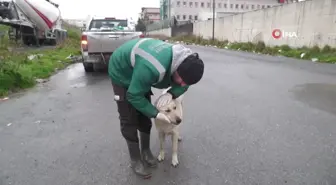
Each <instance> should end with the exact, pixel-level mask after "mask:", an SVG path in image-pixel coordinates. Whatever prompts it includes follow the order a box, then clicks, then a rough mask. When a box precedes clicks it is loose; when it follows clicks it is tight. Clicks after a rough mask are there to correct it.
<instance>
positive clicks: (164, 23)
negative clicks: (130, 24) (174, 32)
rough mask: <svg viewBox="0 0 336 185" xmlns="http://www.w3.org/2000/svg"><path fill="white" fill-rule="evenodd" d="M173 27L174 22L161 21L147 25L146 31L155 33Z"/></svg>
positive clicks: (168, 20)
mask: <svg viewBox="0 0 336 185" xmlns="http://www.w3.org/2000/svg"><path fill="white" fill-rule="evenodd" d="M172 25H173V20H170V19H167V20H160V21H158V22H155V23H152V24H148V25H146V31H154V30H160V29H165V28H170V27H171V26H172Z"/></svg>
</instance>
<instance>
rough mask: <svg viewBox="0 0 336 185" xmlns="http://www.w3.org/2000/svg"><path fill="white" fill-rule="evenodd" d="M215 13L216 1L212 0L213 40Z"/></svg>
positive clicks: (213, 38)
mask: <svg viewBox="0 0 336 185" xmlns="http://www.w3.org/2000/svg"><path fill="white" fill-rule="evenodd" d="M215 13H216V1H215V0H212V40H213V41H214V40H215Z"/></svg>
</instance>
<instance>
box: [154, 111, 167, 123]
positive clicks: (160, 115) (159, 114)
mask: <svg viewBox="0 0 336 185" xmlns="http://www.w3.org/2000/svg"><path fill="white" fill-rule="evenodd" d="M155 118H156V119H159V120H161V121H165V122H168V123H170V122H171V121H170V120H169V118H168V117H167V116H166V115H164V114H163V113H161V112H159V113H158V114H157V115H156V117H155Z"/></svg>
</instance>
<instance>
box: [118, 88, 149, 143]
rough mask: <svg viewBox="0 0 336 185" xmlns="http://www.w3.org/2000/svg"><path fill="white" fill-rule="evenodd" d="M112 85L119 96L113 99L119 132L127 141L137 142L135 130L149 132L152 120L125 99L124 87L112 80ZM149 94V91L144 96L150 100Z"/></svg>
mask: <svg viewBox="0 0 336 185" xmlns="http://www.w3.org/2000/svg"><path fill="white" fill-rule="evenodd" d="M112 87H113V91H114V95H115V96H119V99H115V101H116V103H117V107H118V113H119V120H120V130H121V134H122V135H123V137H124V138H125V139H126V140H128V141H132V142H139V139H138V132H137V130H139V131H140V132H144V133H147V134H150V131H151V129H152V121H151V119H150V118H148V117H147V116H145V115H143V114H142V113H140V112H139V111H138V110H136V109H135V108H134V107H133V106H132V105H131V104H130V103H129V102H128V101H127V100H126V92H127V89H126V88H123V87H120V86H118V85H116V84H114V83H113V82H112ZM151 95H153V93H152V92H151V91H150V92H148V93H147V94H146V98H147V99H148V100H149V101H151Z"/></svg>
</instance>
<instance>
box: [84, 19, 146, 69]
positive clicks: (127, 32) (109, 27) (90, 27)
mask: <svg viewBox="0 0 336 185" xmlns="http://www.w3.org/2000/svg"><path fill="white" fill-rule="evenodd" d="M142 37H144V34H143V33H142V32H137V31H134V29H131V28H130V26H129V24H128V20H127V19H116V18H108V17H107V18H99V17H92V18H90V20H89V21H88V22H87V24H86V27H85V29H84V30H83V32H82V38H81V52H82V58H83V66H84V69H85V71H86V72H93V71H94V66H95V65H104V66H108V61H109V59H110V56H111V55H112V53H113V51H114V50H115V49H116V48H118V47H119V46H120V45H122V44H123V43H125V42H126V41H128V40H131V39H134V38H142Z"/></svg>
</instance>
